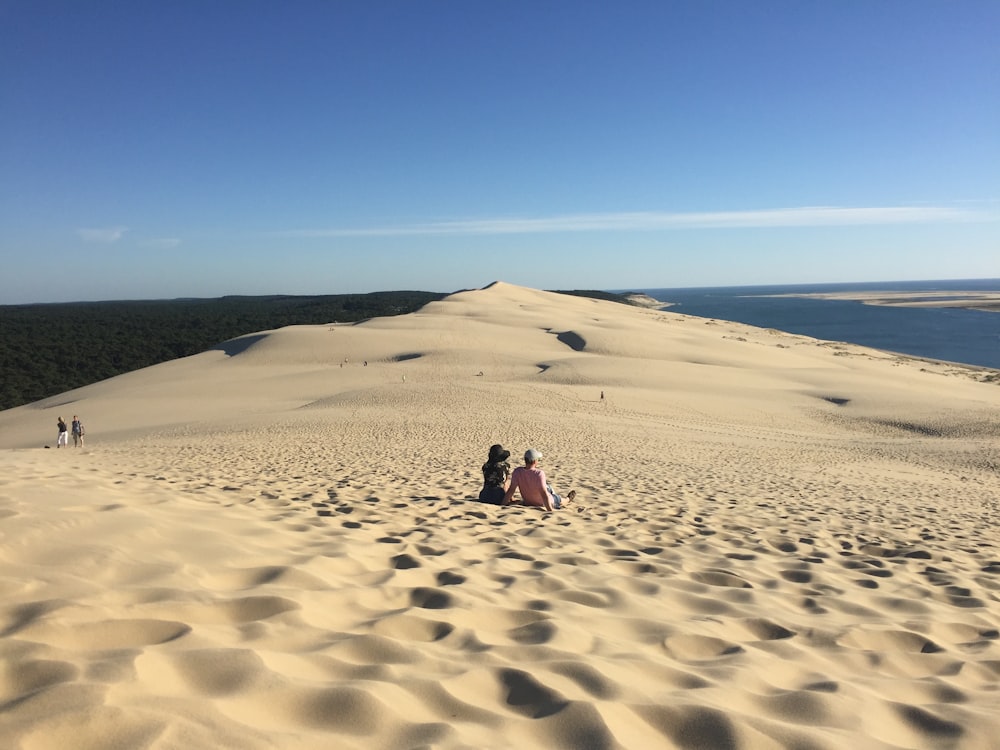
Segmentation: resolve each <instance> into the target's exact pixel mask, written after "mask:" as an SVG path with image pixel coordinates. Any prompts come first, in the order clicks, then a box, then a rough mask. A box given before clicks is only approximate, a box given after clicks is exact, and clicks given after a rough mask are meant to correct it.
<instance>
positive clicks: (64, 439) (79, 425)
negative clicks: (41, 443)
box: [45, 414, 84, 448]
mask: <svg viewBox="0 0 1000 750" xmlns="http://www.w3.org/2000/svg"><path fill="white" fill-rule="evenodd" d="M56 427H57V428H59V437H58V438H56V448H62V447H63V446H68V445H69V431H68V430H67V429H66V422H64V421H63V418H62V417H59V418H58V419H57V420H56ZM70 429H71V430H72V431H73V447H74V448H82V447H83V435H84V429H83V422H81V421H80V418H79V417H77V416H76V414H74V415H73V422H72V424H71V427H70ZM45 447H46V448H48V446H45Z"/></svg>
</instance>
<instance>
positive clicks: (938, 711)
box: [0, 282, 1000, 750]
mask: <svg viewBox="0 0 1000 750" xmlns="http://www.w3.org/2000/svg"><path fill="white" fill-rule="evenodd" d="M989 374H991V373H989V372H988V371H982V370H977V369H976V368H967V367H963V366H959V365H953V364H949V363H942V362H927V361H921V360H916V359H912V358H907V357H902V356H899V355H894V354H888V353H885V352H879V351H874V350H868V349H864V348H862V347H858V346H854V345H849V344H840V343H835V342H824V341H819V340H815V339H810V338H806V337H800V336H793V335H789V334H784V333H781V332H777V331H769V330H762V329H755V328H752V327H749V326H742V325H739V324H733V323H725V322H721V321H706V320H702V319H698V318H690V317H687V316H683V315H677V314H674V313H670V312H665V311H657V310H651V309H642V308H636V307H629V306H625V305H619V304H616V303H611V302H605V301H599V300H592V299H585V298H577V297H569V296H563V295H557V294H553V293H547V292H540V291H536V290H531V289H525V288H521V287H516V286H513V285H510V284H505V283H503V282H496V283H494V284H491V285H490V286H489V287H487V288H484V289H480V290H471V291H466V292H460V293H457V294H454V295H451V296H450V297H447V298H445V299H444V300H441V301H440V302H435V303H431V304H430V305H428V306H427V307H425V308H424V309H422V310H421V311H419V312H417V313H414V314H411V315H406V316H400V317H397V318H382V319H373V320H370V321H366V322H364V323H359V324H352V325H329V326H297V327H291V328H287V329H280V330H276V331H265V332H259V333H255V334H250V335H248V336H246V337H242V338H241V339H237V340H234V341H233V342H226V344H224V345H221V346H220V347H217V348H216V349H214V350H212V351H208V352H205V353H202V354H199V355H196V356H194V357H189V358H186V359H183V360H177V361H175V362H170V363H165V364H163V365H158V366H156V367H152V368H148V369H146V370H142V371H138V372H134V373H129V374H128V375H123V376H120V377H118V378H113V379H111V380H108V381H104V382H102V383H97V384H94V385H92V386H88V387H86V388H81V389H77V390H76V391H72V392H68V393H66V394H61V395H60V396H56V397H53V398H51V399H47V400H46V401H43V402H39V403H37V404H32V405H28V406H24V407H19V408H17V409H12V410H9V411H7V412H2V413H0V449H2V450H0V594H2V596H0V655H2V659H0V664H2V667H0V670H2V671H0V738H2V739H3V740H4V742H5V745H6V746H10V747H13V748H24V749H25V750H39V749H43V750H44V749H45V748H57V747H58V748H64V747H70V746H72V747H79V748H106V747H125V748H155V749H156V750H162V749H164V748H181V747H184V748H190V747H213V748H215V747H233V748H237V747H238V748H273V747H282V748H321V747H324V748H325V747H331V746H336V747H345V748H423V747H440V748H466V747H497V748H503V747H546V748H552V747H557V748H649V747H663V748H682V749H684V750H688V749H694V748H733V749H734V750H765V749H771V748H783V749H786V750H793V749H799V748H815V749H817V750H834V749H835V748H843V747H847V746H850V747H856V748H872V749H878V750H890V749H892V750H895V749H897V748H921V749H923V748H928V749H931V748H933V749H937V748H971V749H977V750H978V749H983V750H986V749H988V748H992V747H995V738H996V736H997V733H998V730H1000V701H998V696H1000V549H998V543H1000V533H998V530H997V528H998V527H997V523H996V518H997V511H998V510H1000V509H998V503H1000V501H998V498H1000V472H998V463H1000V462H998V458H997V455H998V452H997V449H998V447H1000V429H998V428H1000V387H998V386H997V385H996V384H995V383H990V382H982V381H983V380H984V379H985V378H986V377H987V376H988V375H989ZM602 392H603V395H604V397H603V398H602V397H601V395H602ZM73 413H77V414H80V415H81V416H82V418H83V419H84V421H85V424H87V427H88V435H87V446H86V447H85V448H84V449H82V450H74V449H72V448H70V449H60V450H51V449H50V450H46V449H44V448H42V447H41V446H43V445H45V444H49V445H54V444H55V440H54V427H55V424H54V423H55V419H56V416H59V415H62V416H63V417H65V418H68V417H69V416H71V415H72V414H73ZM495 442H502V443H503V444H504V445H505V446H507V447H508V448H510V450H511V451H512V453H513V454H514V456H515V457H516V456H517V455H518V454H519V453H520V452H522V451H523V450H524V449H526V448H528V447H532V446H533V447H537V448H540V449H542V450H543V452H544V453H545V458H544V461H543V468H545V470H546V471H547V473H548V475H549V478H550V479H551V480H552V482H553V484H554V485H555V487H556V489H557V490H564V491H565V490H568V489H570V488H571V487H572V488H575V489H576V490H577V492H578V498H577V502H576V504H575V507H573V506H571V507H570V508H569V509H566V510H563V511H559V512H556V513H553V514H543V513H541V512H538V511H535V510H530V509H525V508H519V507H513V508H497V507H494V506H489V505H482V504H479V503H478V502H476V501H475V496H476V494H477V493H478V490H479V486H480V481H481V477H480V473H479V466H480V465H481V464H482V463H483V461H484V460H485V458H486V452H487V449H488V448H489V446H490V445H491V444H492V443H495Z"/></svg>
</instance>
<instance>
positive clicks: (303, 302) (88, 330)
mask: <svg viewBox="0 0 1000 750" xmlns="http://www.w3.org/2000/svg"><path fill="white" fill-rule="evenodd" d="M566 293H567V294H576V295H581V296H588V297H601V298H603V299H617V300H618V301H622V298H621V297H620V296H619V295H607V294H606V293H604V292H580V291H574V292H566ZM445 296H446V295H445V294H438V293H435V292H410V291H406V292H373V293H371V294H333V295H322V296H311V297H305V296H268V297H241V296H237V297H221V298H217V299H179V300H151V301H117V302H70V303H62V304H39V305H0V410H2V409H11V408H13V407H15V406H20V405H21V404H28V403H32V402H33V401H39V400H41V399H43V398H47V397H49V396H53V395H55V394H57V393H62V392H64V391H68V390H71V389H73V388H79V387H81V386H84V385H89V384H90V383H96V382H97V381H99V380H104V379H106V378H110V377H114V376H115V375H121V374H122V373H126V372H131V371H132V370H138V369H141V368H143V367H149V366H150V365H155V364H159V363H160V362H166V361H168V360H171V359H177V358H178V357H187V356H189V355H191V354H197V353H199V352H203V351H206V350H208V349H211V348H212V347H214V346H217V345H218V344H221V343H222V342H223V341H228V340H229V339H232V338H236V337H237V336H242V335H244V334H247V333H256V332H257V331H268V330H272V329H275V328H282V327H284V326H290V325H320V324H324V323H333V322H340V323H350V322H356V321H360V320H366V319H368V318H375V317H384V316H387V315H402V314H405V313H409V312H414V311H416V310H419V309H420V308H421V307H423V306H424V305H426V304H427V303H428V302H433V301H435V300H439V299H442V298H443V297H445Z"/></svg>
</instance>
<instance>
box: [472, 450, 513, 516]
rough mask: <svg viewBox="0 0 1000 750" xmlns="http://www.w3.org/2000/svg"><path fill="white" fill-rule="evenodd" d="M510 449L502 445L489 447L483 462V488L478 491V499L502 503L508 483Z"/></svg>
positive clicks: (491, 503) (496, 503) (494, 503)
mask: <svg viewBox="0 0 1000 750" xmlns="http://www.w3.org/2000/svg"><path fill="white" fill-rule="evenodd" d="M508 458H510V451H507V450H504V448H503V446H502V445H493V446H491V447H490V455H489V457H488V458H487V459H486V463H484V464H483V488H482V489H481V490H480V491H479V501H480V502H482V503H489V504H490V505H503V504H504V503H503V499H504V496H505V495H506V494H507V485H508V484H509V483H510V464H509V463H507V459H508Z"/></svg>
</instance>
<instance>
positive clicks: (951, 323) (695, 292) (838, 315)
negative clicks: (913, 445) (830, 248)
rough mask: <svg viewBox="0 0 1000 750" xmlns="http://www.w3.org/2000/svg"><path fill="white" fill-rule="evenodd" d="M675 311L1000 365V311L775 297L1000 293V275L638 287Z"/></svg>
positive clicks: (908, 351)
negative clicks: (973, 278) (813, 282)
mask: <svg viewBox="0 0 1000 750" xmlns="http://www.w3.org/2000/svg"><path fill="white" fill-rule="evenodd" d="M629 291H641V292H643V293H645V294H648V295H649V296H650V297H653V298H654V299H657V300H660V301H662V302H664V303H673V304H672V306H671V307H670V308H669V310H670V311H671V312H677V313H682V314H684V315H695V316H699V317H704V318H718V319H720V320H731V321H736V322H738V323H748V324H750V325H753V326H759V327H761V328H776V329H778V330H781V331H787V332H789V333H797V334H801V335H804V336H812V337H814V338H818V339H825V340H828V341H842V342H847V343H852V344H860V345H862V346H870V347H873V348H875V349H883V350H886V351H891V352H899V353H902V354H910V355H914V356H917V357H927V358H930V359H941V360H946V361H949V362H961V363H963V364H969V365H978V366H980V367H992V368H996V369H1000V312H994V311H984V310H968V309H961V308H915V307H888V306H881V305H866V304H864V303H862V302H857V301H852V300H829V299H808V298H802V297H788V296H775V295H795V294H817V293H831V292H846V293H852V292H857V293H865V292H906V293H908V294H913V295H914V296H915V297H917V296H919V293H920V292H941V291H945V292H948V291H957V292H986V291H996V292H1000V279H976V280H971V281H923V282H915V281H908V282H882V283H869V284H819V285H807V286H744V287H718V288H699V289H636V290H629Z"/></svg>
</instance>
